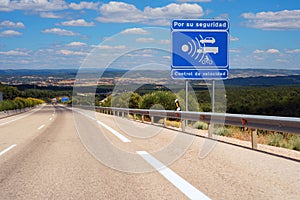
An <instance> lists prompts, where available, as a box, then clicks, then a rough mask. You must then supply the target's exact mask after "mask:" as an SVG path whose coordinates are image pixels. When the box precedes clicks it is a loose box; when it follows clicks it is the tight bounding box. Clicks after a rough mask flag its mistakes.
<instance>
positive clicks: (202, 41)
mask: <svg viewBox="0 0 300 200" xmlns="http://www.w3.org/2000/svg"><path fill="white" fill-rule="evenodd" d="M215 42H216V40H215V38H213V37H206V38H204V39H202V40H200V43H202V44H204V43H210V44H214V43H215Z"/></svg>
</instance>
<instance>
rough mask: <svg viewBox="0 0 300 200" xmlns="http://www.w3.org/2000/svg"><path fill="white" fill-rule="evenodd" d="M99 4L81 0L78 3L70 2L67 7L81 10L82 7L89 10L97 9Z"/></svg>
mask: <svg viewBox="0 0 300 200" xmlns="http://www.w3.org/2000/svg"><path fill="white" fill-rule="evenodd" d="M98 6H99V2H86V1H81V2H80V3H79V4H76V3H70V4H69V7H70V8H72V9H73V10H83V9H89V10H97V9H98Z"/></svg>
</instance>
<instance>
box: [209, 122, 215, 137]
mask: <svg viewBox="0 0 300 200" xmlns="http://www.w3.org/2000/svg"><path fill="white" fill-rule="evenodd" d="M214 126H215V124H213V123H210V124H209V125H208V137H209V138H212V135H213V132H214Z"/></svg>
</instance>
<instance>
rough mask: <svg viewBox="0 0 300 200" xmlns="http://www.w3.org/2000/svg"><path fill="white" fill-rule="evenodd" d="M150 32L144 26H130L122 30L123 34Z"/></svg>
mask: <svg viewBox="0 0 300 200" xmlns="http://www.w3.org/2000/svg"><path fill="white" fill-rule="evenodd" d="M148 33H149V32H148V31H146V30H145V29H142V28H129V29H126V30H124V31H122V32H121V34H148Z"/></svg>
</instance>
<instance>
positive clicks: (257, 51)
mask: <svg viewBox="0 0 300 200" xmlns="http://www.w3.org/2000/svg"><path fill="white" fill-rule="evenodd" d="M264 52H265V51H264V50H260V49H256V50H255V51H253V53H255V54H259V53H264Z"/></svg>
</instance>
